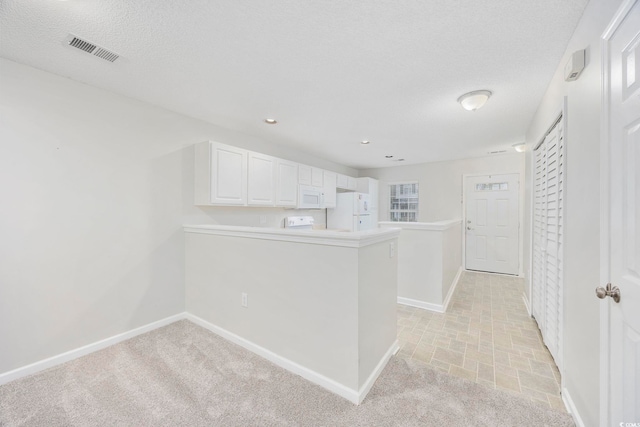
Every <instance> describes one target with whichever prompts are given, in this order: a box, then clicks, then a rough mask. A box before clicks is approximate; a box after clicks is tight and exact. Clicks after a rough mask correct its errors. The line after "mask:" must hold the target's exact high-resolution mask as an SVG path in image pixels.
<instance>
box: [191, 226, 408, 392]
mask: <svg viewBox="0 0 640 427" xmlns="http://www.w3.org/2000/svg"><path fill="white" fill-rule="evenodd" d="M184 230H185V245H186V311H187V312H188V313H190V314H189V316H190V319H191V320H192V321H194V322H195V323H198V324H200V325H202V326H204V327H206V328H208V329H210V330H212V331H214V332H215V333H217V334H219V335H221V336H223V337H225V338H227V339H229V340H231V341H233V342H235V343H237V344H239V345H241V346H243V347H245V348H247V349H249V350H251V351H253V352H255V353H257V354H259V355H261V356H263V357H265V358H267V359H269V360H271V361H272V362H274V363H276V364H277V365H280V366H282V367H283V368H285V369H288V370H290V371H292V372H294V373H297V374H299V375H301V376H302V377H304V378H306V379H308V380H310V381H312V382H314V383H316V384H319V385H321V386H323V387H325V388H326V389H328V390H330V391H332V392H334V393H336V394H339V395H341V396H343V397H345V398H347V399H348V400H350V401H352V402H354V403H360V402H361V401H362V399H364V397H365V396H366V394H367V393H368V391H369V389H370V388H371V386H372V385H373V383H374V382H375V380H376V378H377V377H378V375H379V374H380V372H381V371H382V369H383V368H384V366H385V365H386V363H387V361H388V360H389V358H390V357H391V355H392V354H393V353H395V351H397V349H398V343H397V340H396V301H397V257H396V250H397V242H398V235H399V233H400V230H399V229H375V230H368V231H361V232H352V233H344V232H336V231H327V230H288V229H277V228H258V227H240V226H223V225H192V226H185V227H184Z"/></svg>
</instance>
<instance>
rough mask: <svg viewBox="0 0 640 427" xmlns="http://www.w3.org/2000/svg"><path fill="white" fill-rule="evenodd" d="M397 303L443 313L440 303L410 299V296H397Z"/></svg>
mask: <svg viewBox="0 0 640 427" xmlns="http://www.w3.org/2000/svg"><path fill="white" fill-rule="evenodd" d="M398 304H402V305H409V306H411V307H418V308H422V309H424V310H429V311H435V312H436V313H444V306H443V305H440V304H433V303H430V302H426V301H422V300H418V299H411V298H403V297H398Z"/></svg>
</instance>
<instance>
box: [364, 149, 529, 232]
mask: <svg viewBox="0 0 640 427" xmlns="http://www.w3.org/2000/svg"><path fill="white" fill-rule="evenodd" d="M503 172H518V173H520V175H521V177H523V176H524V155H523V154H520V153H513V154H500V155H495V156H488V157H479V158H471V159H462V160H451V161H446V162H434V163H421V164H417V165H408V166H396V167H391V168H376V169H363V170H361V171H360V176H369V177H372V178H376V179H378V180H380V190H379V191H380V203H379V216H380V221H388V220H389V183H394V182H405V181H417V182H419V183H420V186H419V195H418V197H419V201H420V206H419V210H420V212H419V221H420V222H436V221H443V220H448V219H455V218H462V176H463V175H474V174H495V173H503Z"/></svg>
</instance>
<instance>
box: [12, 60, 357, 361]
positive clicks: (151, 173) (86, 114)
mask: <svg viewBox="0 0 640 427" xmlns="http://www.w3.org/2000/svg"><path fill="white" fill-rule="evenodd" d="M0 80H1V84H0V195H1V196H2V199H1V202H0V348H1V349H2V350H0V373H3V372H6V371H9V370H12V369H15V368H18V367H22V366H24V365H27V364H29V363H33V362H36V361H39V360H42V359H44V358H47V357H51V356H54V355H57V354H60V353H62V352H65V351H68V350H72V349H75V348H78V347H80V346H83V345H86V344H89V343H92V342H95V341H98V340H101V339H104V338H107V337H110V336H112V335H115V334H118V333H121V332H124V331H128V330H130V329H133V328H135V327H138V326H141V325H144V324H147V323H150V322H153V321H156V320H159V319H162V318H165V317H167V316H170V315H173V314H176V313H179V312H182V311H183V310H184V307H185V304H184V298H185V294H184V249H183V232H182V228H181V226H182V224H183V222H192V223H194V222H195V223H203V222H210V223H211V222H213V223H215V222H225V223H232V222H236V223H238V222H242V223H245V224H246V225H255V224H257V223H258V219H259V216H260V215H268V224H267V225H269V224H276V223H278V222H279V219H280V218H282V217H283V216H285V215H286V214H287V211H285V210H284V209H275V208H274V209H260V210H251V208H239V209H226V208H196V207H194V206H193V202H192V197H193V177H192V174H193V150H192V148H191V145H192V144H194V143H196V142H200V141H204V140H207V139H216V140H219V141H221V142H226V143H229V144H233V145H238V146H243V147H245V148H249V149H254V150H256V151H262V152H265V153H267V154H272V155H277V156H280V157H285V158H290V159H291V160H295V161H300V162H304V163H307V164H311V165H314V166H318V167H324V168H326V169H331V170H335V171H337V172H342V173H348V174H351V175H356V171H354V170H352V169H349V168H345V167H341V166H339V165H336V164H333V163H330V162H327V161H323V160H321V159H317V158H313V157H311V156H308V155H305V154H303V153H299V152H292V151H290V150H287V149H285V148H283V147H280V146H278V145H275V144H269V143H268V142H266V141H260V140H257V139H255V138H252V137H250V136H246V135H242V134H239V133H237V132H232V131H227V130H225V129H222V128H219V127H216V126H213V125H211V124H208V123H205V122H203V121H199V120H195V119H191V118H188V117H185V116H181V115H179V114H175V113H173V112H170V111H167V110H164V109H161V108H157V107H154V106H151V105H149V104H145V103H142V102H138V101H135V100H132V99H129V98H126V97H122V96H119V95H115V94H113V93H110V92H106V91H104V90H100V89H96V88H92V87H89V86H86V85H83V84H80V83H77V82H74V81H71V80H69V79H66V78H63V77H59V76H55V75H53V74H49V73H45V72H42V71H39V70H36V69H33V68H30V67H26V66H23V65H19V64H16V63H14V62H11V61H7V60H4V59H0Z"/></svg>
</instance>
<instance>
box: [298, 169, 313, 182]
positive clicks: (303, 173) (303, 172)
mask: <svg viewBox="0 0 640 427" xmlns="http://www.w3.org/2000/svg"><path fill="white" fill-rule="evenodd" d="M298 183H299V184H302V185H311V166H307V165H298Z"/></svg>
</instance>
